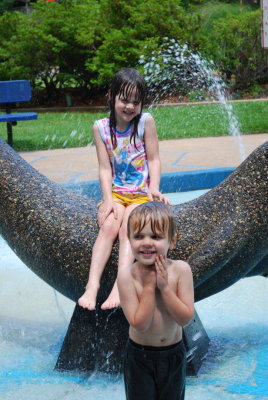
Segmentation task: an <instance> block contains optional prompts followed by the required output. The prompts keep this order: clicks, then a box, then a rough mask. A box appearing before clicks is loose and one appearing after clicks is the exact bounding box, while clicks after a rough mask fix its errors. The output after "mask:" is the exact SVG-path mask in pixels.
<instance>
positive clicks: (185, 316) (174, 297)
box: [156, 256, 194, 326]
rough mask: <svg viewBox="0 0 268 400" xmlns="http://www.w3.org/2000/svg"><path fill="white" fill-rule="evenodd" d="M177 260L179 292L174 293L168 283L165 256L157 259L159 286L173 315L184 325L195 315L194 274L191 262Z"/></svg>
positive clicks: (164, 300) (168, 309) (167, 307)
mask: <svg viewBox="0 0 268 400" xmlns="http://www.w3.org/2000/svg"><path fill="white" fill-rule="evenodd" d="M175 262H176V263H180V273H179V277H178V282H177V293H174V291H173V290H172V289H171V287H170V286H169V284H168V275H167V266H166V260H165V258H164V257H163V256H160V257H158V259H157V261H156V270H157V286H158V289H159V290H160V292H161V297H162V299H163V302H164V304H165V306H166V309H167V311H168V312H169V314H170V315H171V317H172V318H173V319H174V320H175V321H176V322H177V323H178V324H179V325H180V326H184V325H186V324H188V322H190V320H191V319H192V317H193V315H194V287H193V276H192V271H191V268H190V266H189V264H187V263H186V262H184V261H175Z"/></svg>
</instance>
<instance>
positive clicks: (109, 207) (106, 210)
mask: <svg viewBox="0 0 268 400" xmlns="http://www.w3.org/2000/svg"><path fill="white" fill-rule="evenodd" d="M112 212H113V213H114V218H115V219H117V207H116V203H115V202H114V201H113V200H111V201H107V200H106V201H104V202H103V203H102V205H101V206H100V208H99V212H98V224H99V226H101V225H102V224H103V223H104V221H105V220H106V218H107V217H108V216H109V215H110V214H111V213H112Z"/></svg>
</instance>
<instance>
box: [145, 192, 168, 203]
mask: <svg viewBox="0 0 268 400" xmlns="http://www.w3.org/2000/svg"><path fill="white" fill-rule="evenodd" d="M148 197H149V199H150V200H151V201H153V200H159V201H161V203H165V204H167V205H168V206H170V201H169V199H168V198H167V197H166V196H164V195H163V194H162V193H161V192H159V190H158V189H149V190H148Z"/></svg>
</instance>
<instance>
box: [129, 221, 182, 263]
mask: <svg viewBox="0 0 268 400" xmlns="http://www.w3.org/2000/svg"><path fill="white" fill-rule="evenodd" d="M129 240H130V245H131V249H132V252H133V256H134V258H135V259H136V260H137V261H138V262H139V263H140V264H143V265H153V264H154V263H155V258H156V255H160V254H163V255H164V256H166V255H167V252H168V250H169V249H171V248H172V247H173V246H174V244H175V241H176V238H174V240H172V242H170V241H169V239H168V235H167V234H165V233H162V232H158V233H154V232H153V231H152V228H151V223H150V222H148V223H147V224H146V225H145V226H144V228H143V229H142V231H141V232H139V233H138V232H136V233H135V232H134V231H133V227H132V226H130V236H129Z"/></svg>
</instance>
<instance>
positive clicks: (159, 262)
mask: <svg viewBox="0 0 268 400" xmlns="http://www.w3.org/2000/svg"><path fill="white" fill-rule="evenodd" d="M155 268H156V284H157V287H158V289H159V290H162V289H164V288H165V287H166V286H167V285H168V273H167V261H166V257H165V256H164V255H163V254H159V255H157V256H156V258H155Z"/></svg>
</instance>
